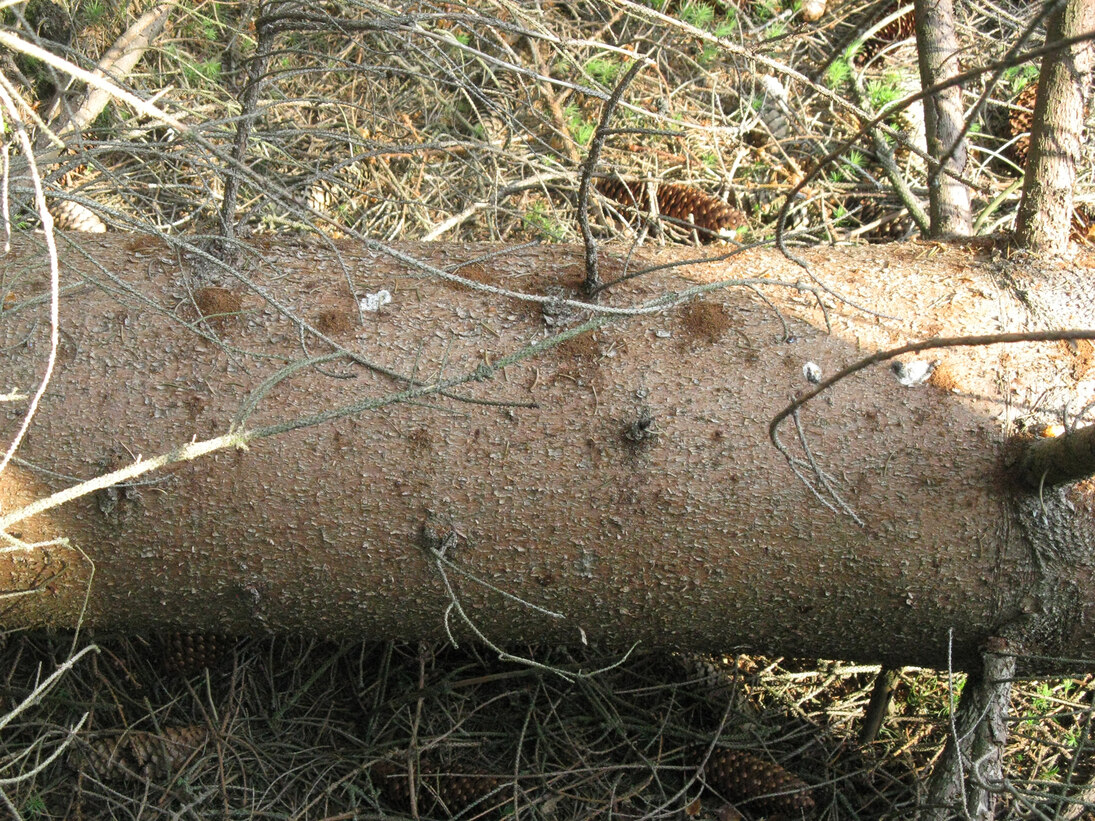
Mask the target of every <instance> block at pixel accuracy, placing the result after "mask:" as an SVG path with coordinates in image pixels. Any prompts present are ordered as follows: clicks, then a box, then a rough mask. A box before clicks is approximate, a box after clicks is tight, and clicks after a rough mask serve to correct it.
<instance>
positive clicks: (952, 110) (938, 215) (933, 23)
mask: <svg viewBox="0 0 1095 821" xmlns="http://www.w3.org/2000/svg"><path fill="white" fill-rule="evenodd" d="M915 12H916V48H917V54H918V59H919V63H920V83H921V85H922V86H923V87H924V88H930V87H932V86H934V85H937V84H939V83H942V82H944V81H946V80H949V79H950V78H951V77H954V76H955V75H957V74H959V73H960V72H961V70H962V69H961V66H960V65H959V62H958V55H959V47H958V35H957V33H956V31H955V25H954V4H953V3H952V2H951V0H916V3H915ZM965 124H966V113H965V111H964V109H963V107H962V88H961V87H960V86H952V87H950V88H946V89H943V90H942V91H940V92H938V93H936V94H932V95H931V96H930V97H926V98H925V99H924V129H925V133H926V136H927V142H928V155H929V156H930V157H931V158H932V159H933V160H935V161H938V162H940V163H941V165H940V166H938V167H934V166H933V167H932V168H931V169H929V172H928V216H929V217H930V220H931V235H932V236H933V237H965V236H969V234H970V231H971V230H972V221H971V219H970V195H969V191H968V190H967V188H966V185H965V183H963V182H962V181H961V180H959V179H955V178H954V177H953V176H950V175H949V174H946V173H944V172H945V171H950V172H953V173H954V174H957V175H959V176H960V175H962V174H963V173H964V172H965V170H966V139H965V137H963V136H962V129H963V128H964V127H965Z"/></svg>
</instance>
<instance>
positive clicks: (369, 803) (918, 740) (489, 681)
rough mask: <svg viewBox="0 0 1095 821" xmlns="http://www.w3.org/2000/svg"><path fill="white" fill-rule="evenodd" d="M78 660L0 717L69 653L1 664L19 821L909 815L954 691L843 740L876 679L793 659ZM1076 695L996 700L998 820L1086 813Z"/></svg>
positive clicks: (388, 652)
mask: <svg viewBox="0 0 1095 821" xmlns="http://www.w3.org/2000/svg"><path fill="white" fill-rule="evenodd" d="M88 646H91V647H93V648H94V649H92V650H90V651H89V652H87V653H86V654H85V655H82V656H79V657H78V659H77V660H76V662H75V663H74V664H73V665H72V666H71V669H70V670H69V671H68V672H67V673H65V674H64V676H63V677H62V678H60V679H59V681H57V682H56V683H55V684H54V686H53V687H52V688H51V689H50V690H49V691H48V692H47V693H46V694H45V695H44V696H43V697H42V698H41V699H40V700H39V701H38V702H37V703H36V704H33V705H28V706H26V708H25V709H23V710H22V711H18V710H17V708H18V706H20V705H21V704H22V702H23V700H25V699H26V698H27V697H28V695H29V694H30V693H31V692H32V691H33V690H34V688H35V687H36V686H37V685H39V684H40V683H41V682H42V680H43V679H44V678H45V676H46V675H47V674H48V673H50V672H51V671H52V670H54V669H55V667H56V666H57V665H59V664H62V663H64V662H65V661H66V660H67V659H69V658H71V657H72V656H73V645H72V643H71V637H64V638H63V637H59V636H58V637H53V638H45V637H29V636H25V635H24V636H14V637H10V638H9V639H8V640H7V641H6V644H5V646H4V648H3V651H2V652H3V660H4V668H5V670H6V673H5V678H4V681H3V690H2V691H0V695H2V697H3V704H4V707H5V709H6V710H7V711H8V716H9V720H8V723H7V725H6V727H4V731H3V749H2V753H3V755H4V761H5V772H4V776H3V777H4V778H5V779H6V780H9V779H12V778H13V777H16V776H17V775H18V774H19V773H30V772H31V771H32V770H33V769H38V768H39V767H40V771H39V772H37V774H35V775H33V776H32V777H29V778H25V779H22V780H19V781H18V782H17V783H15V784H8V783H7V781H6V782H5V786H4V789H5V791H6V795H7V800H8V802H9V804H10V805H13V806H14V807H16V808H18V810H19V811H20V813H21V814H22V817H25V818H77V817H84V818H105V817H114V818H160V817H164V818H203V819H204V818H326V819H334V818H403V817H412V816H413V813H414V812H415V810H417V812H418V814H419V815H420V816H421V817H424V818H439V817H450V816H455V817H461V818H476V817H492V818H497V817H500V816H503V815H513V816H514V817H529V818H555V819H581V818H597V817H603V818H700V819H702V818H712V819H714V818H718V819H724V818H738V817H744V818H764V817H767V818H774V817H784V818H800V817H816V818H858V819H869V818H900V817H910V816H911V815H912V812H913V809H914V807H915V802H916V801H917V799H918V797H919V788H920V786H921V785H922V782H923V780H924V777H925V776H926V773H927V771H928V770H929V769H930V767H931V765H932V763H933V761H934V760H935V758H936V757H937V755H938V753H939V751H940V749H941V746H942V744H943V742H944V740H945V737H946V734H947V733H948V732H949V723H948V718H947V716H948V713H949V706H950V703H951V699H952V698H954V699H957V695H958V693H957V691H958V690H959V689H960V688H961V686H962V683H963V679H962V677H961V676H956V677H954V679H953V680H952V681H951V682H950V684H949V685H948V679H947V677H946V676H945V675H939V674H937V673H935V672H933V671H924V670H913V669H909V670H904V671H902V672H901V674H900V676H899V678H898V681H897V684H896V688H895V694H894V700H893V702H892V705H891V708H890V710H889V711H888V714H887V715H886V717H885V719H884V721H883V725H882V728H881V730H880V732H879V733H878V736H877V738H876V739H875V740H873V741H869V742H862V741H860V740H859V734H860V732H861V729H862V718H863V714H864V710H865V707H866V705H867V702H868V700H869V697H870V694H871V690H872V687H873V683H874V680H875V678H876V673H877V668H873V667H869V666H853V665H849V664H841V663H835V662H822V661H818V660H816V659H811V660H794V661H792V660H780V659H763V658H758V657H744V656H743V657H724V658H721V659H706V660H703V661H702V662H701V660H699V659H694V658H686V659H685V658H680V657H676V656H674V655H672V654H665V653H657V654H643V653H636V654H633V655H632V656H631V657H628V658H626V659H624V660H621V656H619V655H607V654H599V653H595V652H592V651H590V650H588V649H587V650H585V651H583V652H577V651H568V650H563V649H545V648H535V649H532V650H530V651H529V652H530V653H532V654H533V655H535V657H536V659H537V660H538V661H540V662H542V663H544V664H547V665H550V666H552V667H553V668H556V671H554V672H552V671H546V670H543V669H534V668H531V667H527V666H524V665H521V664H515V663H512V662H506V663H503V662H499V661H497V660H496V659H493V658H491V657H490V656H485V657H484V656H482V655H480V654H478V653H477V652H476V651H475V650H474V649H472V648H461V649H459V650H456V649H453V648H451V647H447V646H441V645H431V644H422V645H402V644H392V643H366V644H340V645H335V644H326V643H323V642H317V641H305V640H300V639H254V638H252V639H240V640H231V639H228V638H226V637H214V636H201V637H195V636H183V635H173V636H163V637H155V638H142V639H136V638H108V637H102V638H100V639H99V640H98V641H97V642H95V643H94V644H91V643H90V642H89V641H88V640H87V639H84V638H81V639H80V640H79V641H78V642H77V647H79V648H84V647H88ZM606 667H608V668H610V669H606V670H603V672H600V673H598V674H596V675H592V676H591V675H589V673H590V671H593V670H598V669H603V668H606ZM1091 684H1092V681H1091V678H1090V677H1086V678H1083V679H1066V680H1063V681H1053V682H1045V681H1031V682H1027V683H1022V682H1021V683H1020V684H1019V686H1018V687H1017V693H1016V696H1015V698H1014V700H1013V716H1012V720H1011V725H1010V728H1009V729H1010V734H1011V745H1010V748H1009V753H1008V764H1009V767H1008V769H1009V773H1008V775H1009V779H1010V781H1009V784H1008V788H1009V789H1010V790H1012V791H1013V798H1012V801H1011V802H1010V803H1011V807H1012V811H1011V814H1010V815H1009V816H1008V817H1014V818H1042V817H1048V818H1080V817H1085V816H1082V814H1081V812H1080V811H1079V810H1080V809H1081V804H1079V803H1077V802H1082V801H1083V800H1085V798H1088V799H1090V796H1087V795H1086V794H1085V793H1084V791H1083V788H1082V787H1081V786H1070V782H1071V783H1072V784H1075V785H1080V784H1083V783H1087V782H1088V780H1089V779H1090V777H1091V774H1092V772H1091V768H1092V760H1091V757H1090V752H1091V740H1090V738H1089V733H1090V716H1091V711H1092V702H1091V692H1092V688H1091ZM77 727H78V728H79V730H78V732H76V733H75V734H72V730H73V729H74V728H77ZM62 748H64V749H62ZM58 751H59V754H58V755H57V756H56V758H55V759H54V760H53V761H52V763H49V764H46V765H45V766H44V767H42V766H41V765H42V764H44V763H45V762H46V761H47V760H48V759H49V758H51V757H53V756H54V754H55V753H58ZM412 794H413V796H414V798H413V804H412ZM736 813H740V815H739V814H736ZM81 814H82V815H81Z"/></svg>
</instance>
